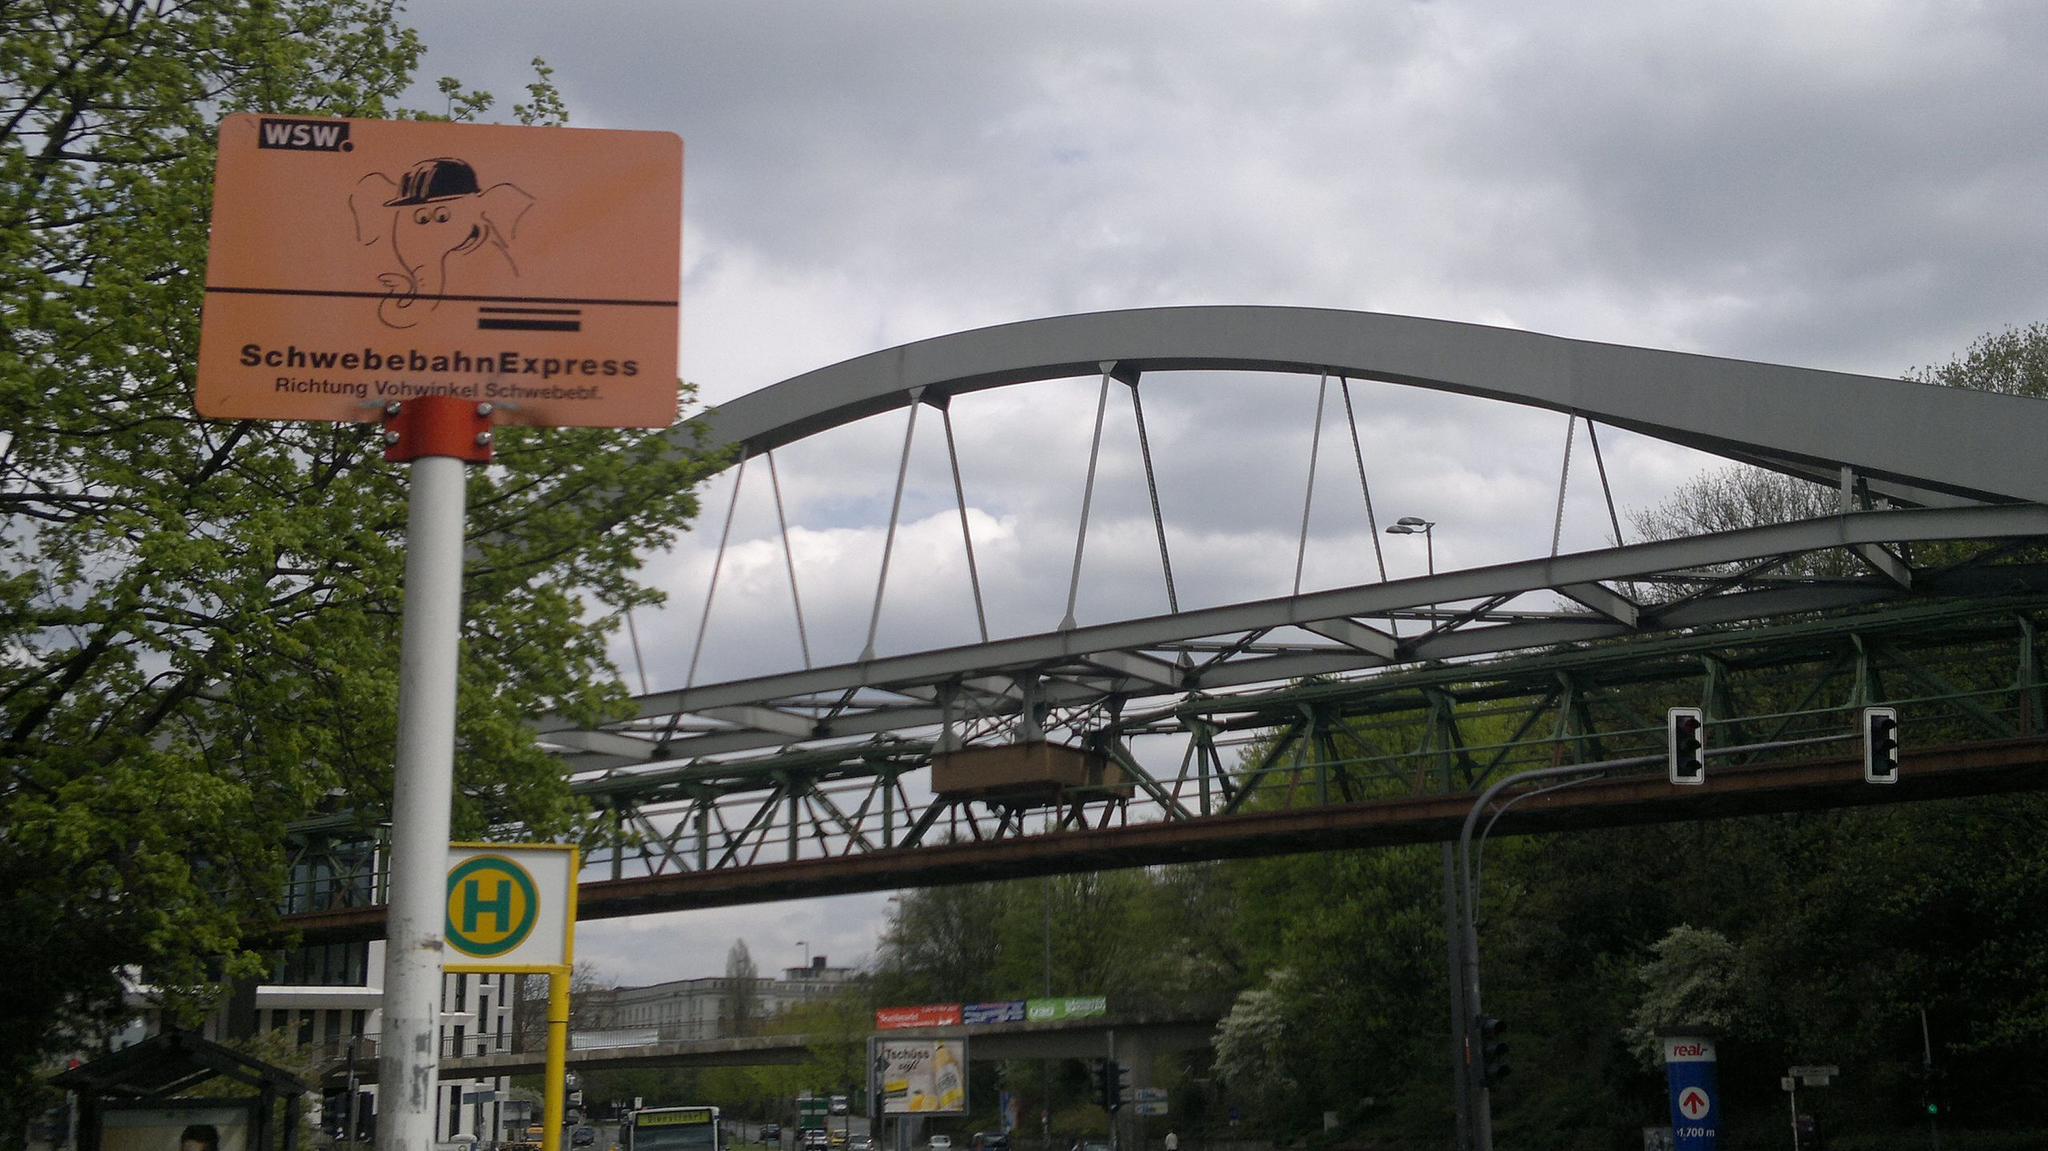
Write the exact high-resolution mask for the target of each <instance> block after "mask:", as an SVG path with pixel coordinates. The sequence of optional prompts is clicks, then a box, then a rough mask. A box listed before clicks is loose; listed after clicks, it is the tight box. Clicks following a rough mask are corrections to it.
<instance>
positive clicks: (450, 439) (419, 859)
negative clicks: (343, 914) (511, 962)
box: [377, 397, 490, 1151]
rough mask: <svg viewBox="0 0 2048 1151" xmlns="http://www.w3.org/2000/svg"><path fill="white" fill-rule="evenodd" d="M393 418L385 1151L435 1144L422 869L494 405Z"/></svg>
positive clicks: (450, 719)
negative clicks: (404, 506) (404, 469)
mask: <svg viewBox="0 0 2048 1151" xmlns="http://www.w3.org/2000/svg"><path fill="white" fill-rule="evenodd" d="M397 406H398V405H395V404H394V405H393V407H397ZM391 416H392V419H391V421H390V423H389V424H388V425H387V427H389V428H390V430H389V431H388V432H387V433H386V438H387V440H389V441H390V443H391V447H390V450H389V451H387V452H386V458H397V459H402V460H410V461H411V462H412V484H411V487H412V499H411V507H410V509H409V511H408V513H407V518H406V526H405V547H406V556H405V624H404V630H403V632H402V634H401V638H400V643H399V657H398V658H399V664H398V758H397V772H398V774H397V784H396V788H395V790H394V791H393V793H392V797H391V866H390V875H391V886H390V891H391V898H390V903H389V904H388V906H387V908H386V912H385V922H386V924H387V936H386V942H385V954H384V1027H383V1042H382V1043H380V1044H379V1045H378V1052H377V1062H378V1082H379V1083H380V1086H379V1088H378V1094H377V1146H378V1147H380V1148H387V1149H397V1148H405V1149H408V1151H425V1149H426V1148H430V1147H432V1146H433V1145H434V1101H435V1099H436V1097H437V1093H436V1090H435V1087H436V1083H437V1080H438V1078H439V1075H438V1072H439V1070H440V1059H439V1055H440V1047H439V1044H440V1034H441V1032H440V1025H441V962H442V948H443V940H442V925H443V924H444V923H445V922H446V920H447V896H448V887H447V883H448V876H447V873H446V872H445V871H443V870H442V869H440V868H438V867H433V866H421V864H422V863H424V862H425V861H427V860H435V859H441V858H444V857H445V855H446V853H447V850H448V819H449V814H450V808H451V806H452V798H451V797H452V795H453V793H454V782H455V687H456V678H455V676H456V661H457V656H458V653H459V652H460V649H461V638H462V535H463V528H462V525H463V502H464V491H463V488H464V482H465V477H464V471H465V469H466V467H467V463H468V461H469V460H470V459H473V458H476V457H478V456H479V455H481V456H482V458H484V459H488V458H489V451H490V434H489V431H488V429H489V427H490V423H489V420H490V406H489V405H487V404H473V403H468V402H465V401H462V400H455V399H451V398H447V397H428V398H422V399H417V400H413V401H411V402H410V403H409V404H407V405H406V406H405V407H404V408H403V409H402V410H400V411H397V412H393V413H391ZM478 429H481V430H478ZM465 434H466V435H467V438H468V444H467V445H466V447H467V451H464V450H463V448H464V447H465V445H464V443H463V439H464V436H465Z"/></svg>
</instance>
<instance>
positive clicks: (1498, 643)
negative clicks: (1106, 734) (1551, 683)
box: [538, 504, 2048, 772]
mask: <svg viewBox="0 0 2048 1151" xmlns="http://www.w3.org/2000/svg"><path fill="white" fill-rule="evenodd" d="M2042 536H2048V507H2044V506H2042V505H2038V504H2007V505H1993V506H1983V505H1980V506H1974V507H1949V508H1922V509H1911V510H1891V511H1878V512H1854V513H1848V514H1844V515H1837V516H1830V517H1826V518H1823V519H1815V520H1802V521H1796V522H1792V523H1783V524H1771V525H1766V526H1763V527H1756V528H1747V529H1743V530H1740V531H1731V532H1718V533H1713V534H1709V535H1702V536H1690V537H1684V538H1680V539H1673V540H1661V541H1655V542H1650V543H1641V544H1633V545H1630V546H1627V547H1621V548H1608V549H1603V550H1599V551H1590V552H1579V553H1573V554H1569V555H1561V556H1555V557H1549V558H1544V559H1535V560H1524V561H1520V562H1515V563H1507V564H1496V565H1493V566H1489V567H1482V568H1473V569H1468V570H1463V571H1453V572H1444V573H1439V574H1437V575H1434V576H1426V577H1421V578H1416V579H1406V580H1396V581H1391V582H1387V583H1375V584H1367V585H1361V586H1355V587H1347V588H1337V589H1332V590H1326V591H1317V592H1311V593H1304V594H1301V595H1294V596H1286V597H1281V598H1276V599H1267V600H1259V601H1253V602H1250V603H1242V604H1231V605H1225V606H1221V607H1213V608H1205V609H1199V610H1192V611H1184V612H1180V613H1177V614H1173V615H1164V616H1153V617H1148V618H1143V619H1134V620H1125V621H1121V622H1115V623H1107V624H1097V625H1090V626H1087V627H1077V628H1068V629H1062V630H1059V631H1054V632H1047V633H1041V634H1037V635H1026V636H1018V637H1014V638H1008V639H1000V640H995V641H991V642H988V643H982V644H973V645H967V646H962V647H953V648H942V649H938V650H934V651H926V652H918V653H913V654H907V655H898V656H885V657H881V658H876V659H870V660H866V661H861V662H855V663H847V664H839V665H834V666H829V667H820V668H814V669H809V670H805V671H797V672H788V673H783V674H778V675H768V676H759V677H755V678H751V679H742V680H733V681H729V682H725V683H716V684H707V685H704V686H700V687H692V688H687V689H683V690H680V691H666V692H656V693H652V694H649V695H645V696H642V697H640V698H639V699H638V701H637V706H638V717H637V719H636V720H629V721H627V722H626V723H625V724H624V725H622V726H620V727H616V728H613V729H611V730H608V731H604V732H586V731H581V730H578V729H576V728H575V727H574V726H573V725H570V724H568V723H566V722H564V721H562V720H560V719H556V718H553V717H549V718H547V719H543V720H542V721H540V722H539V724H538V728H539V731H540V733H541V738H542V740H543V742H545V743H549V744H553V745H555V746H557V747H559V748H562V749H563V750H564V752H565V755H566V757H567V758H568V759H569V761H570V769H571V770H572V771H573V772H584V771H597V770H608V769H611V768H618V767H630V766H632V765H634V764H645V763H651V762H657V761H661V760H667V759H674V758H688V757H696V756H706V755H723V754H730V753H735V752H745V751H755V750H761V749H768V748H778V747H785V746H788V745H790V744H792V743H799V742H806V741H807V740H834V739H838V740H844V739H851V738H858V737H861V736H866V735H874V734H879V733H883V732H889V731H900V730H905V729H908V728H914V727H931V726H935V725H937V724H939V723H940V722H941V721H942V719H943V718H944V710H945V709H944V708H943V707H942V706H939V705H937V704H935V703H934V702H933V700H935V699H936V698H938V696H939V694H940V689H941V688H942V687H945V686H947V685H950V686H951V688H952V690H954V691H955V692H956V706H958V703H957V696H958V694H960V693H963V692H964V693H967V694H972V695H973V696H974V698H975V700H976V706H977V707H978V708H979V709H980V712H981V713H982V714H985V715H987V714H994V715H1004V714H1014V713H1015V711H1016V710H1017V708H1018V706H1019V704H1020V701H1019V698H1018V697H1017V695H1016V693H1014V692H1007V693H1006V692H1002V691H993V690H992V691H983V692H979V693H975V692H974V691H973V689H972V688H971V687H970V686H969V685H971V684H972V683H973V682H975V681H976V680H980V679H984V678H994V679H996V680H997V681H998V682H999V683H1001V684H1007V683H1009V682H1010V679H1011V677H1014V676H1039V677H1044V678H1043V686H1042V687H1041V693H1042V696H1043V698H1044V699H1045V700H1046V701H1047V702H1049V703H1052V704H1055V705H1072V704H1086V703H1088V702H1091V701H1094V700H1098V699H1101V698H1104V697H1107V696H1111V695H1115V696H1118V697H1122V698H1126V699H1142V698H1152V697H1161V696H1167V695H1172V694H1175V693H1178V692H1185V691H1198V690H1199V691H1215V690H1218V689H1227V688H1232V687H1239V686H1247V685H1253V684H1262V683H1272V682H1276V681H1280V680H1285V679H1289V678H1295V677H1300V676H1306V675H1327V674H1333V673H1340V672H1346V671H1358V670H1363V669H1369V668H1375V667H1383V666H1386V665H1388V664H1391V663H1396V662H1403V661H1414V660H1428V659H1448V658H1462V657H1470V656H1476V655H1484V654H1490V653H1495V652H1503V651H1511V650H1517V649H1522V648H1529V647H1534V646H1539V645H1546V644H1555V643H1565V642H1578V641H1586V640H1594V639H1602V638H1610V637H1614V636H1619V635H1625V634H1629V633H1632V632H1636V631H1641V630H1666V629H1671V628H1678V627H1694V626H1700V625H1704V624H1710V623H1722V622H1729V621H1734V620H1740V619H1750V618H1763V617H1768V616H1772V615H1779V614H1784V613H1788V612H1804V611H1816V610H1822V609H1826V608H1831V607H1843V606H1849V605H1854V604H1862V603H1870V602H1874V601H1878V600H1884V599H1891V598H1897V597H1900V596H1903V595H1905V594H1907V592H1906V590H1905V589H1904V588H1903V587H1902V586H1901V585H1900V584H1899V583H1898V582H1897V581H1895V580H1892V579H1890V578H1886V577H1884V576H1877V575H1874V576H1868V577H1863V578H1859V579H1847V580H1832V581H1818V580H1806V581H1795V582H1787V583H1785V584H1783V585H1778V586H1740V587H1737V588H1734V589H1731V590H1728V591H1726V592H1723V593H1722V594H1719V595H1713V596H1700V597H1694V598H1687V599H1682V600H1680V601H1677V602H1676V603H1673V604H1669V605H1664V606H1657V605H1643V604H1636V603H1634V601H1632V600H1629V599H1627V598H1625V597H1623V596H1622V595H1621V594H1620V593H1619V592H1616V591H1615V590H1614V589H1613V588H1611V587H1609V586H1608V585H1609V584H1612V583H1615V582H1625V581H1630V580H1640V579H1645V578H1649V577H1655V576H1659V575H1663V574H1667V573H1672V572H1691V571H1696V570H1699V569H1703V568H1709V567H1713V566H1715V565H1725V564H1732V563H1740V562H1745V561H1749V560H1752V559H1755V558H1757V557H1773V556H1779V557H1782V556H1790V555H1796V554H1799V553H1803V552H1810V551H1815V550H1819V549H1823V548H1843V547H1856V546H1859V545H1867V546H1872V547H1875V546H1877V545H1880V544H1886V543H1912V542H1922V541H1930V540H1948V539H1991V538H2011V537H2035V538H2038V537H2042ZM1546 590H1549V591H1554V592H1556V593H1558V594H1559V595H1561V596H1564V597H1566V598H1568V599H1571V600H1573V601H1576V602H1580V603H1586V602H1592V603H1594V604H1596V605H1597V610H1591V611H1586V612H1571V611H1558V610H1544V611H1540V612H1528V613H1516V612H1513V611H1498V612H1493V613H1489V614H1481V615H1477V616H1475V617H1474V618H1472V619H1469V620H1466V621H1465V622H1464V624H1463V626H1450V625H1444V626H1439V627H1437V628H1435V629H1433V630H1430V631H1427V632H1425V633H1423V634H1422V635H1420V636H1413V637H1404V638H1401V639H1398V640H1397V639H1395V638H1394V637H1392V636H1388V635H1386V634H1385V633H1382V632H1380V631H1378V630H1376V629H1373V628H1370V627H1367V626H1366V625H1363V624H1360V623H1358V622H1357V617H1362V616H1363V617H1385V616H1388V615H1391V614H1399V613H1406V612H1416V613H1417V614H1420V612H1419V609H1421V608H1423V607H1425V606H1427V605H1432V604H1457V603H1461V602H1473V601H1478V602H1487V601H1501V600H1506V599H1512V598H1514V597H1519V596H1522V595H1526V594H1528V593H1531V592H1542V591H1546ZM1481 625H1483V626H1481ZM1281 629H1301V630H1303V631H1306V632H1312V633H1315V634H1316V635H1317V636H1318V637H1319V638H1321V637H1334V638H1338V639H1341V640H1345V641H1346V642H1340V643H1315V644H1311V643H1307V642H1287V643H1274V644H1265V645H1246V644H1238V643H1226V644H1224V645H1223V653H1222V654H1218V655H1214V656H1212V657H1211V658H1209V659H1207V660H1206V661H1200V662H1198V661H1195V660H1192V659H1190V660H1189V661H1188V662H1187V663H1185V664H1182V663H1179V662H1177V661H1176V660H1175V658H1174V657H1175V656H1177V655H1180V654H1183V653H1187V654H1192V651H1193V645H1195V644H1196V643H1197V642H1198V641H1207V640H1212V639H1215V638H1217V637H1226V638H1231V637H1244V636H1261V635H1264V634H1266V633H1268V632H1272V631H1275V630H1281ZM1369 637H1377V638H1369ZM1226 657H1229V658H1226ZM1165 669H1173V670H1175V671H1177V672H1178V675H1177V676H1168V675H1166V674H1163V672H1164V670H1165ZM828 700H829V701H831V705H832V707H831V711H832V713H831V714H829V715H826V714H822V712H823V711H824V710H825V709H824V707H823V706H822V704H823V701H828ZM753 709H762V710H758V711H757V710H753ZM686 715H687V716H696V717H699V718H700V719H702V718H707V717H709V718H715V719H717V720H721V721H724V722H723V723H721V724H718V725H715V726H712V725H703V724H698V725H694V726H684V725H681V724H678V723H673V722H669V721H672V720H673V719H674V717H679V716H686Z"/></svg>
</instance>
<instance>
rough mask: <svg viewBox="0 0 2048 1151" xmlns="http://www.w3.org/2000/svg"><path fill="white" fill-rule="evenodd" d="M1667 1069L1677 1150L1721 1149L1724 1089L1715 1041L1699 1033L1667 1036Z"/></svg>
mask: <svg viewBox="0 0 2048 1151" xmlns="http://www.w3.org/2000/svg"><path fill="white" fill-rule="evenodd" d="M1663 1047H1664V1073H1665V1080H1666V1083H1667V1084H1668V1086H1669V1088H1670V1091H1671V1134H1672V1144H1673V1146H1674V1147H1675V1148H1676V1151H1718V1148H1719V1147H1720V1145H1721V1132H1720V1108H1719V1107H1718V1105H1717V1103H1716V1100H1715V1096H1717V1095H1718V1094H1719V1093H1720V1084H1719V1076H1718V1075H1717V1074H1716V1070H1717V1067H1716V1063H1717V1056H1716V1053H1715V1050H1714V1042H1713V1040H1711V1039H1707V1038H1705V1037H1704V1036H1698V1035H1671V1036H1665V1037H1664V1040H1663Z"/></svg>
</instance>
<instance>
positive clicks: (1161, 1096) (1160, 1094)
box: [1132, 1087, 1166, 1103]
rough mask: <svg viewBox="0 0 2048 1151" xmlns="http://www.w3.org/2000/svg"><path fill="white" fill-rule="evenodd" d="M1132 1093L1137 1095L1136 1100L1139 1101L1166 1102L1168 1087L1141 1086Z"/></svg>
mask: <svg viewBox="0 0 2048 1151" xmlns="http://www.w3.org/2000/svg"><path fill="white" fill-rule="evenodd" d="M1132 1094H1133V1095H1134V1096H1135V1097H1136V1098H1135V1102H1138V1103H1164V1102H1166V1088H1164V1087H1139V1088H1135V1089H1134V1090H1133V1091H1132Z"/></svg>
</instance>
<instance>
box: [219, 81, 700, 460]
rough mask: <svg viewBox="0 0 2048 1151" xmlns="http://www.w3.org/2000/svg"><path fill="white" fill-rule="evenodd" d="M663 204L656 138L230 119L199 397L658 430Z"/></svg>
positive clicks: (260, 407)
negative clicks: (476, 408)
mask: <svg viewBox="0 0 2048 1151" xmlns="http://www.w3.org/2000/svg"><path fill="white" fill-rule="evenodd" d="M682 197H683V142H682V139H681V137H678V136H676V135H675V134H674V133H672V132H612V131H591V130H587V129H578V128H527V127H513V126H506V125H495V124H450V123H439V122H419V121H385V120H314V119H304V118H298V117H285V116H262V115H256V114H252V113H237V114H235V115H232V116H229V117H227V118H226V119H225V120H223V121H221V126H220V160H219V165H218V167H217V169H216V171H215V177H214V204H213V236H212V244H211V247H210V249H209V253H208V259H207V266H206V309H205V312H204V314H203V316H202V318H201V324H200V335H199V383H198V394H197V397H196V400H197V404H198V408H199V412H200V414H201V415H205V416H213V417H218V418H222V419H277V420H376V419H379V418H381V415H382V412H383V409H384V407H385V405H387V404H389V403H390V402H392V401H394V400H398V401H403V400H409V399H415V398H418V397H421V396H435V395H441V396H455V397H458V398H461V399H474V400H476V401H477V402H479V403H485V402H488V403H490V404H492V405H493V410H494V414H495V415H496V416H497V417H498V418H500V419H502V420H503V422H506V423H516V424H544V425H574V426H584V427H665V426H667V425H668V424H670V423H673V422H674V421H675V418H676V337H677V316H678V309H677V296H678V295H679V290H680V286H681V259H682Z"/></svg>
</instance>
